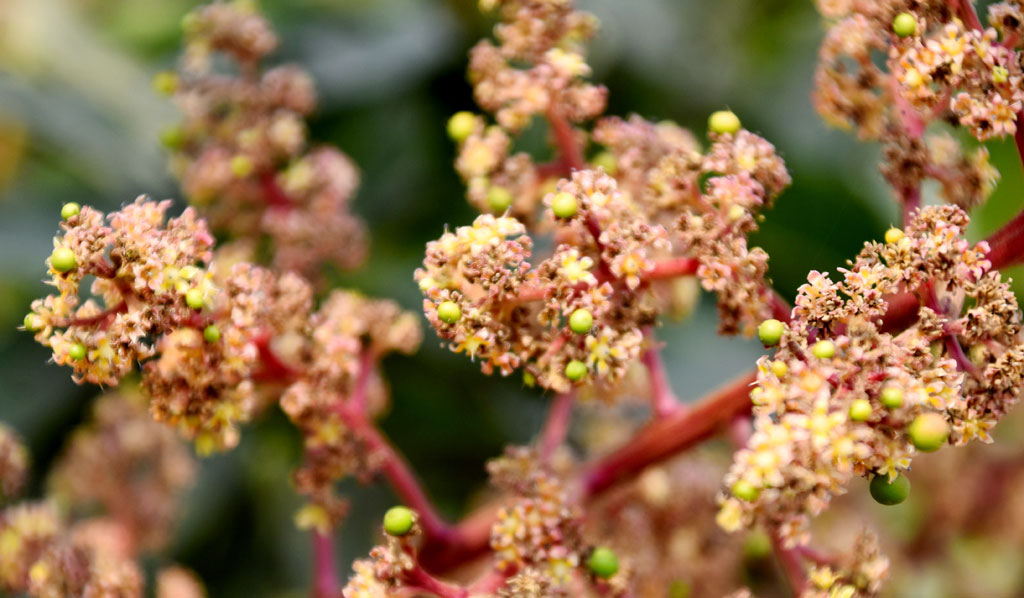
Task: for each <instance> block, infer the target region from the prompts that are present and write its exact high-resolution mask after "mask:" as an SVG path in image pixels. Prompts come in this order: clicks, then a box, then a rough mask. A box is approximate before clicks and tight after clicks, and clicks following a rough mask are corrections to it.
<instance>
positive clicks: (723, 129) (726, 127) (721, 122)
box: [708, 110, 742, 135]
mask: <svg viewBox="0 0 1024 598" xmlns="http://www.w3.org/2000/svg"><path fill="white" fill-rule="evenodd" d="M741 126H742V124H741V123H740V117H738V116H736V113H735V112H733V111H732V110H718V111H715V112H712V113H711V116H709V117H708V129H710V130H711V131H712V132H713V133H718V134H725V133H729V134H730V135H731V134H735V133H736V132H737V131H739V130H740V127H741Z"/></svg>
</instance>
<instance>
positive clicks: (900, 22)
mask: <svg viewBox="0 0 1024 598" xmlns="http://www.w3.org/2000/svg"><path fill="white" fill-rule="evenodd" d="M892 31H893V33H895V34H896V35H898V36H900V37H910V36H911V35H914V34H915V33H917V19H915V18H914V15H912V14H910V13H909V12H901V13H900V14H898V15H896V18H894V19H893V20H892Z"/></svg>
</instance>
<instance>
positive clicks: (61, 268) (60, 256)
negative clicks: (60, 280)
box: [50, 247, 78, 274]
mask: <svg viewBox="0 0 1024 598" xmlns="http://www.w3.org/2000/svg"><path fill="white" fill-rule="evenodd" d="M50 266H52V267H53V269H54V270H56V271H57V272H60V273H61V274H63V273H64V272H70V271H72V270H74V269H75V268H77V267H78V260H77V259H75V252H74V251H71V250H70V249H68V248H67V247H57V248H56V249H54V250H53V253H51V254H50Z"/></svg>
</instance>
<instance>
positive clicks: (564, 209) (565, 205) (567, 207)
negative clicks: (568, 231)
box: [551, 191, 579, 218]
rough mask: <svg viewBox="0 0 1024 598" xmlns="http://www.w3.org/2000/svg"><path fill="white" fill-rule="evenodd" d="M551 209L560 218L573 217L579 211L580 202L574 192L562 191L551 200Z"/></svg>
mask: <svg viewBox="0 0 1024 598" xmlns="http://www.w3.org/2000/svg"><path fill="white" fill-rule="evenodd" d="M551 211H552V212H554V213H555V216H557V217H558V218H572V217H573V216H575V215H576V212H577V211H579V202H577V201H576V197H575V196H573V194H572V193H567V192H565V191H562V192H561V193H557V194H556V195H555V197H554V199H552V200H551Z"/></svg>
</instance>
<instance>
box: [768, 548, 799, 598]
mask: <svg viewBox="0 0 1024 598" xmlns="http://www.w3.org/2000/svg"><path fill="white" fill-rule="evenodd" d="M772 546H773V547H774V548H775V554H776V555H777V556H778V557H779V563H780V564H781V565H782V571H783V572H784V573H785V574H786V579H787V580H788V581H789V588H790V590H792V591H793V595H794V596H800V595H802V594H803V593H804V588H805V587H806V586H807V573H806V571H805V570H804V564H803V559H802V558H801V556H800V554H799V553H798V552H797V550H796V549H793V548H786V547H785V546H783V544H782V540H780V539H779V537H778V536H776V535H775V534H772Z"/></svg>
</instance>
